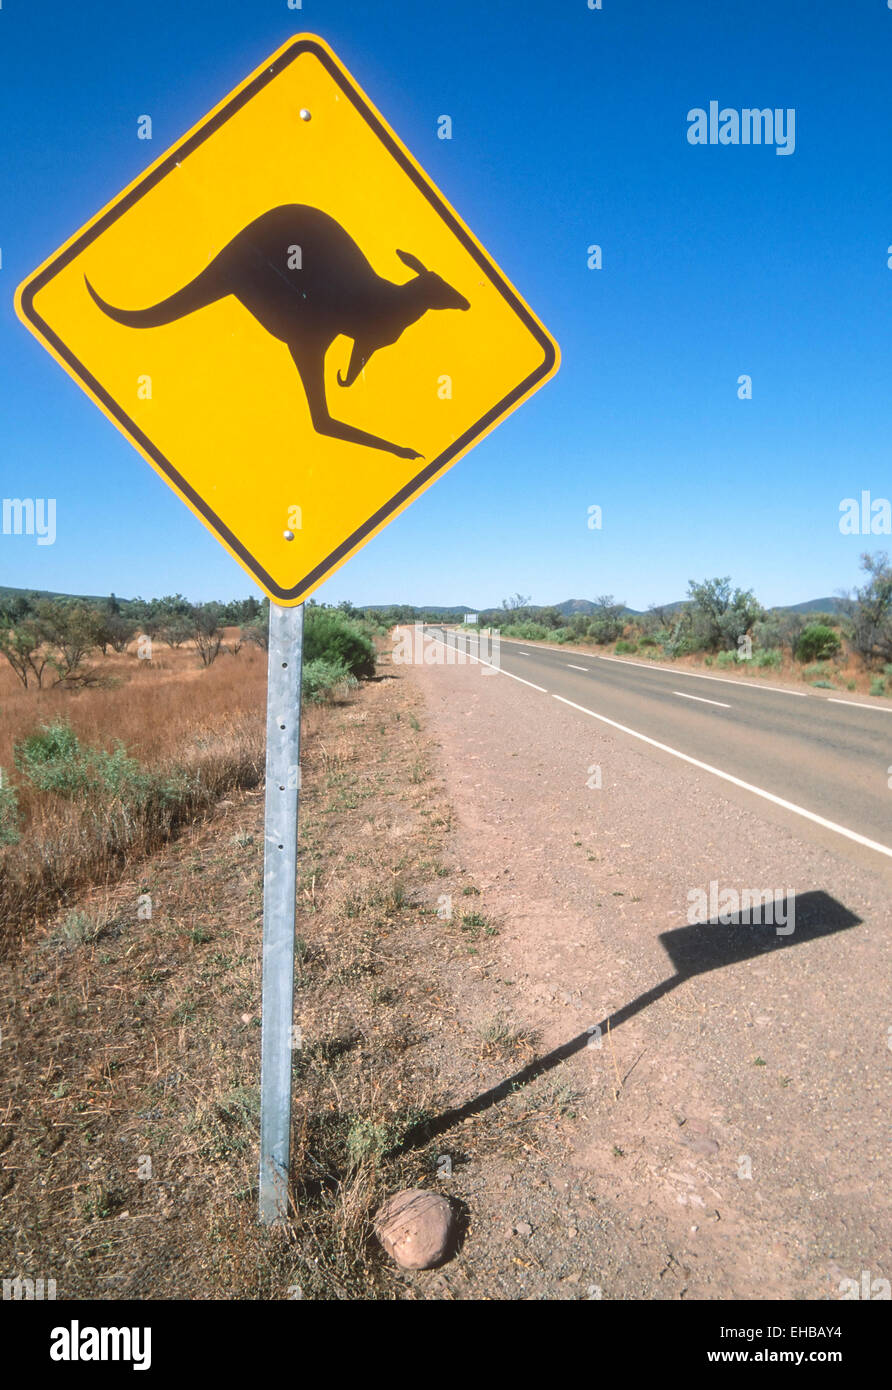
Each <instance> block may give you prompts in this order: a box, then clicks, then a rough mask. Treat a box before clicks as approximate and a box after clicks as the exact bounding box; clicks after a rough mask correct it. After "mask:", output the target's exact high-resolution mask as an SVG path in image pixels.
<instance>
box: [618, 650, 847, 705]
mask: <svg viewBox="0 0 892 1390" xmlns="http://www.w3.org/2000/svg"><path fill="white" fill-rule="evenodd" d="M595 660H596V661H615V662H616V664H617V665H618V666H641V667H642V668H643V669H644V670H645V671H662V672H664V673H665V674H666V675H667V676H690V677H691V679H692V680H695V681H721V682H722V685H736V686H737V687H738V688H740V687H741V686H742V687H743V689H744V690H758V691H759V692H760V693H761V694H762V695H795V696H796V698H797V700H807V699H808V695H807V694H806V692H805V691H803V690H784V688H783V687H782V686H780V685H748V684H747V682H746V681H735V680H732V679H731V677H730V676H704V675H702V674H701V672H700V671H684V670H682V669H681V667H679V666H660V665H659V664H658V663H657V662H651V661H629V659H628V658H627V657H625V656H601V655H600V654H599V653H598V652H595ZM869 708H870V709H872V708H873V706H872V705H871V706H869Z"/></svg>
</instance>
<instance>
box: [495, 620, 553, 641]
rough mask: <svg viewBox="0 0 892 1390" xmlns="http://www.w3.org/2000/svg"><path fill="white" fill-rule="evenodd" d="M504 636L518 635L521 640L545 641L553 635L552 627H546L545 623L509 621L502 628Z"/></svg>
mask: <svg viewBox="0 0 892 1390" xmlns="http://www.w3.org/2000/svg"><path fill="white" fill-rule="evenodd" d="M502 636H503V637H517V638H519V639H520V641H521V642H545V641H547V639H548V638H550V637H553V636H554V633H553V632H552V630H551V628H549V627H545V625H544V623H533V622H525V623H509V624H508V626H507V627H503V628H502Z"/></svg>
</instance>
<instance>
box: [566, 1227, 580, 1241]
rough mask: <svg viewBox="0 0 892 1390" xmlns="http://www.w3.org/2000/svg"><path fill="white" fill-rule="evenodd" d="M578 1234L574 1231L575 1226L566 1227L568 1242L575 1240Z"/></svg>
mask: <svg viewBox="0 0 892 1390" xmlns="http://www.w3.org/2000/svg"><path fill="white" fill-rule="evenodd" d="M578 1234H579V1232H578V1231H577V1230H576V1227H575V1226H568V1227H567V1236H568V1238H569V1239H570V1240H575V1239H576V1237H577V1235H578Z"/></svg>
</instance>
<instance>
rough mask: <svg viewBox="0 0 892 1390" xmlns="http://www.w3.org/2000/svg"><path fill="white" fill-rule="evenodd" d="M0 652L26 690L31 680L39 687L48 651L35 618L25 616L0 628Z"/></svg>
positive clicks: (47, 658) (47, 659)
mask: <svg viewBox="0 0 892 1390" xmlns="http://www.w3.org/2000/svg"><path fill="white" fill-rule="evenodd" d="M0 653H2V655H3V656H5V657H6V660H7V661H8V662H9V664H10V666H11V667H12V669H13V670H14V671H15V673H16V675H17V676H18V678H19V680H20V681H21V682H22V685H23V686H24V687H25V689H26V690H27V689H28V686H29V684H30V682H31V681H32V680H33V681H34V683H35V684H36V685H37V687H38V689H40V687H41V686H42V685H43V673H44V670H45V668H46V665H47V662H48V661H49V652H48V651H47V650H46V645H45V636H44V633H43V631H42V629H41V626H40V623H39V622H37V620H36V619H35V618H25V619H23V620H22V621H21V622H18V623H14V624H13V625H11V626H9V627H5V628H0Z"/></svg>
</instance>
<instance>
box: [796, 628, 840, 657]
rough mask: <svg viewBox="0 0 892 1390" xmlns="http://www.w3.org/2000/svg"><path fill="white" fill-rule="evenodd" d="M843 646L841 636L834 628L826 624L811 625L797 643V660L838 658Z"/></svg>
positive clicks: (804, 629) (803, 630)
mask: <svg viewBox="0 0 892 1390" xmlns="http://www.w3.org/2000/svg"><path fill="white" fill-rule="evenodd" d="M841 645H842V644H841V642H840V639H839V634H838V633H837V632H834V631H833V628H832V627H827V626H826V624H825V623H809V625H808V627H806V628H803V629H802V632H801V633H800V635H799V640H798V642H797V643H796V660H797V661H821V660H823V659H825V658H827V657H831V656H836V654H837V652H838V651H839V649H840V646H841Z"/></svg>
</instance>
